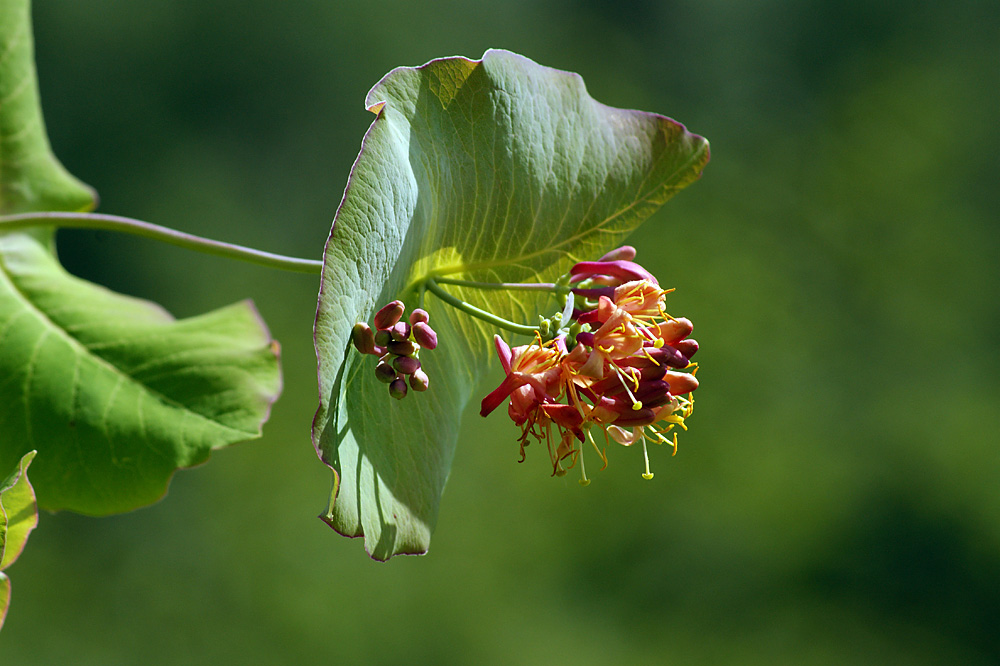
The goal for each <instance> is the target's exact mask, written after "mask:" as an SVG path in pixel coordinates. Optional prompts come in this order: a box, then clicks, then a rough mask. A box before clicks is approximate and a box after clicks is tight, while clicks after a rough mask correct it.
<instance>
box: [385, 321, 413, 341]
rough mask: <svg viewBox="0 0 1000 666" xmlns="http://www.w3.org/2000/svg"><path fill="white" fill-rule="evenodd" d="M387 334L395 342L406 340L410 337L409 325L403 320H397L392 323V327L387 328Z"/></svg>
mask: <svg viewBox="0 0 1000 666" xmlns="http://www.w3.org/2000/svg"><path fill="white" fill-rule="evenodd" d="M389 334H390V335H391V336H392V339H393V340H395V341H396V342H402V341H403V340H407V339H409V337H410V325H409V324H407V323H406V322H405V321H397V322H396V323H395V324H393V326H392V328H390V329H389Z"/></svg>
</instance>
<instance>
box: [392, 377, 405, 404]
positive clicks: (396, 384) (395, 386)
mask: <svg viewBox="0 0 1000 666" xmlns="http://www.w3.org/2000/svg"><path fill="white" fill-rule="evenodd" d="M389 395H391V396H392V397H393V398H395V399H396V400H402V399H403V398H405V397H406V382H405V381H404V380H403V378H402V377H398V378H396V379H394V380H392V383H391V384H389Z"/></svg>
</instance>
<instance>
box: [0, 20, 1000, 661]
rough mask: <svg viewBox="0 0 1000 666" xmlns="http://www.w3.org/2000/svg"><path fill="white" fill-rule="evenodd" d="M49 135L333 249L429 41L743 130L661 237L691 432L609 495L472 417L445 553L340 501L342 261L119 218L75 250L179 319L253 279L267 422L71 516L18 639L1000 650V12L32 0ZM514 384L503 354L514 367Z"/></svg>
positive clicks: (37, 655)
mask: <svg viewBox="0 0 1000 666" xmlns="http://www.w3.org/2000/svg"><path fill="white" fill-rule="evenodd" d="M35 5H36V6H35V9H34V14H35V23H36V25H35V31H36V42H37V43H36V48H37V58H38V66H39V76H40V85H41V91H42V101H43V106H44V111H45V116H46V119H47V122H48V128H49V134H50V136H51V139H52V143H53V146H54V149H55V152H56V154H57V155H59V157H60V158H61V159H62V161H63V162H64V163H65V164H66V166H67V167H68V168H69V169H70V171H72V172H73V173H74V174H76V175H77V176H79V177H80V178H81V179H83V180H84V181H86V182H87V183H89V184H91V185H93V186H94V187H96V188H97V189H98V191H99V192H100V194H101V197H102V203H101V207H100V210H101V211H103V212H108V213H117V214H123V215H130V216H135V217H139V218H143V219H147V220H149V221H152V222H156V223H160V224H166V225H169V226H173V227H175V228H178V229H182V230H186V231H191V232H194V233H199V234H203V235H207V236H209V237H214V238H219V239H223V240H229V241H233V242H238V243H243V244H248V245H253V246H257V247H261V248H262V249H268V250H271V251H275V252H282V253H287V254H293V255H298V256H304V257H314V258H319V256H320V253H321V251H322V246H323V243H324V241H325V239H326V236H327V233H328V231H329V223H330V220H331V219H332V217H333V213H334V211H335V209H336V205H337V203H338V202H339V200H340V196H341V193H342V191H343V187H344V184H345V182H346V178H347V174H348V171H349V169H350V165H351V163H352V162H353V160H354V157H355V155H356V153H357V150H358V148H359V145H360V141H361V137H362V135H363V133H364V131H365V130H366V128H367V126H368V124H369V123H370V121H371V120H372V116H371V115H370V114H369V113H367V112H366V111H365V110H364V109H363V100H364V96H365V93H366V92H367V90H368V88H369V87H370V86H371V85H373V84H374V83H375V82H376V81H377V80H378V79H379V78H380V77H381V76H382V75H383V74H384V73H385V72H387V71H388V70H390V69H391V68H393V67H395V66H398V65H418V64H422V63H423V62H425V61H427V60H429V59H431V58H434V57H438V56H445V55H456V54H460V55H467V56H471V57H479V56H480V55H481V54H482V52H483V51H484V50H485V49H486V48H488V47H503V48H508V49H511V50H514V51H517V52H520V53H523V54H524V55H527V56H529V57H531V58H533V59H534V60H536V61H538V62H540V63H542V64H545V65H550V66H554V67H559V68H562V69H570V70H573V71H577V72H579V73H580V74H582V75H583V77H584V79H585V80H586V82H587V85H588V88H589V90H590V92H591V94H592V95H594V97H596V98H597V99H598V100H600V101H602V102H605V103H607V104H611V105H614V106H623V107H632V108H641V109H644V110H649V111H657V112H661V113H665V114H667V115H670V116H672V117H674V118H676V119H677V120H679V121H681V122H683V123H685V124H686V125H687V126H688V128H689V129H691V130H692V131H693V132H696V133H699V134H703V135H704V136H706V137H708V138H709V139H710V140H711V142H712V152H713V158H712V162H711V163H710V164H709V166H708V168H707V169H706V171H705V175H704V177H703V179H702V180H701V181H700V182H698V183H696V184H695V185H693V186H692V187H691V188H690V189H689V190H687V191H685V192H683V193H681V194H680V195H679V196H678V197H677V198H676V199H675V200H673V201H671V202H670V203H669V204H667V206H666V207H665V208H664V209H663V210H661V211H660V212H659V213H657V214H656V215H655V216H654V217H653V218H652V219H651V220H649V221H648V222H647V223H646V225H645V226H644V227H643V228H642V229H641V230H640V231H639V232H638V233H637V234H636V235H635V236H634V237H633V239H632V240H633V242H634V244H635V245H637V246H639V247H640V257H639V258H640V260H641V261H642V262H643V263H644V264H646V265H647V266H648V267H649V268H650V269H651V270H652V271H653V272H654V273H656V274H657V275H659V276H660V279H661V281H662V282H663V283H665V284H667V285H669V286H674V287H677V288H678V291H677V292H675V294H673V295H671V297H670V310H671V312H672V313H674V314H678V315H685V316H688V317H690V318H691V319H693V320H694V322H695V333H696V335H695V337H696V338H697V339H698V340H699V341H700V342H701V345H702V351H701V352H700V354H699V357H698V360H699V361H700V363H701V366H702V370H701V372H700V374H699V378H701V380H702V388H701V389H700V390H699V392H698V395H697V398H698V408H697V410H696V412H695V415H694V417H693V418H692V420H691V422H690V423H691V431H690V432H689V433H686V434H685V435H684V436H683V437H682V438H681V446H680V452H679V453H678V455H677V456H676V457H675V458H670V457H669V451H668V450H666V449H657V450H654V451H652V452H651V454H652V457H653V460H652V464H653V469H654V471H655V472H656V478H655V479H654V480H653V481H651V482H644V481H642V479H641V478H640V476H639V472H640V471H641V466H642V463H641V455H640V454H639V452H638V451H633V450H630V449H624V448H617V449H614V450H611V451H610V458H611V465H610V467H609V469H608V470H606V471H605V472H602V473H600V474H597V475H596V477H595V482H594V483H593V484H591V486H590V487H588V488H586V489H583V488H581V487H580V486H579V485H577V483H576V478H575V476H574V475H570V477H569V478H566V479H552V478H549V476H548V470H547V460H546V456H545V455H544V452H543V451H542V450H540V449H538V450H536V449H529V452H528V453H529V455H528V460H527V462H526V463H524V464H523V465H518V464H516V462H515V461H516V459H517V446H516V443H515V436H516V431H515V429H514V427H513V426H512V425H510V424H508V423H506V422H505V420H504V419H503V418H502V417H501V416H499V415H497V416H495V417H494V418H492V419H490V420H489V421H484V420H482V419H480V418H479V417H478V416H475V414H474V413H473V412H471V411H470V412H469V413H468V416H467V419H466V422H465V424H464V431H463V441H462V442H461V443H460V446H459V449H458V452H457V455H456V459H455V464H454V467H453V470H452V475H451V480H450V481H449V485H448V488H447V491H446V493H445V497H444V501H443V504H442V511H441V515H440V520H439V523H438V526H437V531H436V534H435V538H434V542H433V545H432V548H431V552H430V554H429V555H427V556H425V557H418V558H415V557H408V558H407V557H402V558H396V559H394V560H393V561H392V562H390V563H388V564H378V563H376V562H373V561H370V560H369V559H368V558H367V557H366V556H365V554H364V551H363V549H362V546H361V543H360V542H359V541H352V540H348V539H344V538H342V537H340V536H338V535H337V534H335V533H334V532H333V531H331V530H330V529H329V528H328V527H327V526H326V525H324V524H323V523H322V522H320V521H319V520H317V519H316V515H317V514H318V513H319V512H320V511H321V510H322V509H323V508H324V507H325V501H326V495H327V492H328V490H329V474H328V472H327V470H326V468H325V467H324V466H323V465H322V464H321V463H319V461H318V460H317V459H316V457H315V455H314V453H313V450H312V448H311V446H310V442H309V424H310V420H311V418H312V415H313V412H314V410H315V405H316V399H317V398H316V379H315V359H314V356H313V351H312V343H311V326H312V318H313V314H314V309H315V292H316V287H317V280H316V279H315V278H313V277H309V276H299V275H292V274H284V273H279V272H273V271H268V270H266V269H260V268H255V267H252V266H244V265H240V264H237V263H233V262H226V261H224V260H217V259H211V258H206V257H202V256H200V255H195V254H193V253H190V252H185V251H183V250H177V249H173V248H169V247H163V246H158V245H154V244H152V243H150V242H148V241H144V240H140V239H136V238H132V237H125V236H119V235H114V234H110V233H103V232H67V231H64V232H61V233H60V254H61V256H62V258H63V260H64V261H65V263H66V264H67V266H68V267H69V268H70V269H71V270H73V271H74V272H75V273H77V274H79V275H82V276H84V277H87V278H89V279H92V280H95V281H98V282H101V283H103V284H105V285H108V286H109V287H111V288H114V289H116V290H119V291H124V292H126V293H131V294H135V295H139V296H143V297H148V298H153V299H155V300H158V301H160V302H161V303H163V304H164V305H165V306H166V307H167V308H168V309H170V310H171V311H173V312H174V313H175V314H177V315H179V316H186V315H191V314H195V313H198V312H201V311H204V310H207V309H211V308H214V307H218V306H221V305H223V304H226V303H229V302H231V301H234V300H238V299H241V298H246V297H253V298H254V299H255V301H256V302H257V304H258V306H259V308H260V310H261V311H262V313H263V314H264V316H265V318H266V319H267V321H268V323H269V324H270V327H271V330H272V332H273V334H274V336H275V337H276V338H278V339H279V340H280V341H281V342H282V345H283V349H284V364H285V393H284V396H283V399H282V400H281V401H280V402H279V403H278V404H277V406H276V407H275V409H274V413H273V417H272V419H271V421H270V422H269V423H268V425H267V427H266V429H265V436H264V438H263V439H262V440H260V441H256V442H250V443H245V444H241V445H238V446H235V447H233V448H231V449H228V450H224V451H220V452H218V453H216V454H215V455H214V456H213V458H212V460H211V461H210V462H209V463H208V464H207V465H204V466H202V467H200V468H198V469H195V470H191V471H187V472H182V473H180V474H178V476H177V477H176V478H175V480H174V482H173V484H172V486H171V489H170V492H169V495H168V496H167V497H166V498H165V499H164V500H163V501H161V502H160V503H158V504H156V505H155V506H153V507H150V508H147V509H143V510H140V511H136V512H134V513H132V514H129V515H124V516H119V517H115V518H108V519H89V518H83V517H79V516H74V515H69V514H60V515H48V514H43V515H42V516H41V523H40V526H39V528H38V529H37V530H36V532H35V533H34V535H33V536H32V538H31V540H30V542H29V544H28V547H27V549H26V551H25V553H24V555H23V556H22V558H21V560H19V561H18V562H17V564H16V565H15V566H14V567H12V569H11V570H10V571H9V572H8V573H9V574H10V575H11V578H12V580H13V605H12V609H11V613H10V616H9V618H8V621H7V625H6V627H5V628H4V631H3V633H2V634H0V661H2V663H3V664H4V665H5V666H6V665H7V664H11V665H21V664H57V663H59V664H95V665H97V664H100V665H106V664H156V663H168V664H211V665H213V666H217V665H218V664H236V663H239V664H280V663H284V664H313V663H328V662H329V663H333V662H336V663H362V662H367V663H427V664H463V663H470V664H471V663H480V664H483V663H486V664H488V663H518V664H559V663H573V664H579V665H583V664H607V663H625V664H630V663H672V664H753V663H781V664H844V663H892V664H941V663H951V664H957V663H961V664H996V663H1000V631H998V627H1000V483H998V482H1000V450H998V446H997V444H998V440H1000V437H998V434H997V433H998V432H1000V428H998V426H1000V423H998V421H1000V380H998V376H1000V352H998V348H1000V344H998V343H1000V310H998V307H997V302H998V291H1000V268H998V259H1000V226H998V224H997V218H998V215H1000V186H998V175H1000V157H998V156H1000V132H998V131H997V124H996V116H997V112H998V106H1000V93H998V90H1000V5H998V4H997V3H996V2H988V1H976V0H957V1H956V2H951V3H932V2H920V1H918V2H913V1H909V2H902V1H891V0H884V1H881V2H879V1H877V0H876V1H874V2H872V1H868V2H862V1H857V0H852V1H848V2H834V1H832V0H826V1H820V0H797V1H793V0H770V1H764V2H754V3H734V2H719V1H718V0H697V1H696V0H685V1H677V2H665V1H661V0H635V1H633V2H629V3H616V2H613V1H612V0H552V1H549V2H533V1H530V0H510V1H509V2H503V3H463V2H456V1H437V0H429V1H427V2H422V3H415V2H402V1H398V0H383V1H382V2H378V3H362V2H356V1H355V0H345V1H344V2H319V1H306V0H290V1H288V2H281V3H278V2H272V1H265V0H240V1H239V2H237V1H235V0H217V1H215V2H204V1H202V0H144V1H143V2H133V1H127V0H88V1H87V2H79V0H36V3H35ZM495 379H496V377H490V378H484V381H483V386H482V388H483V389H484V390H486V389H488V388H489V387H490V384H491V383H492V382H493V381H494V380H495Z"/></svg>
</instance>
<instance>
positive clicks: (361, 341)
mask: <svg viewBox="0 0 1000 666" xmlns="http://www.w3.org/2000/svg"><path fill="white" fill-rule="evenodd" d="M351 342H353V343H354V347H355V348H356V349H357V350H358V351H359V352H361V353H362V354H374V353H375V334H374V333H372V329H371V327H370V326H369V325H368V324H366V323H365V322H363V321H359V322H358V323H357V324H355V325H354V328H353V329H352V330H351Z"/></svg>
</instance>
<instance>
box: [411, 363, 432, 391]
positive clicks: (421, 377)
mask: <svg viewBox="0 0 1000 666" xmlns="http://www.w3.org/2000/svg"><path fill="white" fill-rule="evenodd" d="M429 385H430V379H429V378H428V377H427V373H426V372H424V371H423V370H421V369H419V368H417V371H416V372H414V373H413V374H412V375H410V388H411V389H413V390H414V391H426V390H427V387H428V386H429Z"/></svg>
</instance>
